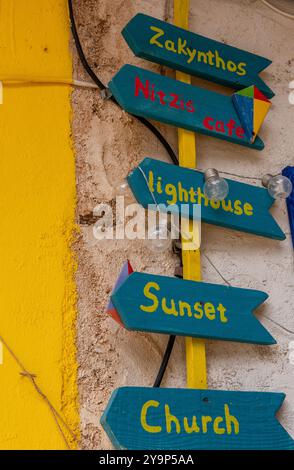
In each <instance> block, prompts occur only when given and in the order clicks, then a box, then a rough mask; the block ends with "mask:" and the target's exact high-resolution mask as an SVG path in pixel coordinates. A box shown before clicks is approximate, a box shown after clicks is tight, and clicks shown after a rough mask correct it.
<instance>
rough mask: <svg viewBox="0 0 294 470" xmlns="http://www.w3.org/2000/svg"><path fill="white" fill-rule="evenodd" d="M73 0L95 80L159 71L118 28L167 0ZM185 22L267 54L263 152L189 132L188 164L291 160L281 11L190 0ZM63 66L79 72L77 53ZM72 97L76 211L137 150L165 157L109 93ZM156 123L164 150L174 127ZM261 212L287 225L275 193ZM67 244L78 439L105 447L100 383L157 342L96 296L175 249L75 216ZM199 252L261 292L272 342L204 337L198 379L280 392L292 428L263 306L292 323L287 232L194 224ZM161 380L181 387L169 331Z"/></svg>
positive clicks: (144, 376) (154, 362)
mask: <svg viewBox="0 0 294 470" xmlns="http://www.w3.org/2000/svg"><path fill="white" fill-rule="evenodd" d="M74 3H75V10H76V12H77V21H78V26H79V30H80V32H81V39H82V41H83V44H84V49H85V51H86V53H87V56H88V57H89V58H90V61H91V63H92V65H93V66H94V68H95V70H96V72H97V73H98V75H99V76H100V77H101V78H102V79H103V81H104V82H105V83H107V82H108V81H109V80H110V78H111V76H112V75H113V74H114V73H115V72H116V71H117V70H118V69H119V68H120V67H121V66H122V65H123V64H124V63H131V64H136V65H141V66H143V67H145V68H149V69H153V70H155V71H159V70H160V68H159V67H158V66H156V65H152V64H151V63H148V62H145V61H143V60H140V59H136V58H134V57H133V55H132V53H131V52H130V51H129V49H128V47H127V45H126V44H125V42H124V40H123V38H122V37H121V35H120V31H121V29H122V27H123V26H124V25H125V24H126V23H127V21H128V20H129V19H130V18H131V17H132V16H133V15H134V14H135V13H137V12H144V13H147V14H150V15H153V16H156V17H158V18H165V17H166V16H167V17H168V18H169V19H170V18H171V14H172V10H171V8H170V6H171V5H170V4H171V3H172V2H164V1H163V0H162V1H160V2H152V1H144V0H137V1H135V2H134V1H131V0H125V1H119V0H113V1H112V2H106V1H102V0H89V1H87V2H82V1H81V0H76V1H75V2H74ZM114 12H115V14H114ZM190 29H191V30H192V31H195V32H198V33H199V34H203V35H207V36H208V37H213V38H215V39H218V40H221V41H225V42H227V43H228V44H232V45H236V46H238V47H240V48H244V49H247V50H249V51H252V52H255V53H257V54H260V55H264V56H266V57H269V58H271V59H272V60H273V64H272V65H271V66H270V68H269V69H268V71H267V72H266V73H264V75H263V76H264V78H265V79H266V81H267V82H268V84H269V86H270V87H271V88H273V89H274V90H275V92H276V96H275V98H274V100H273V106H272V110H271V112H270V114H269V117H268V119H267V121H266V124H265V125H264V127H263V129H262V131H261V137H262V138H263V140H264V141H265V143H266V147H265V150H264V151H263V152H254V151H252V150H250V149H246V148H242V147H238V146H236V145H233V144H229V143H227V142H222V141H220V140H216V139H213V138H209V137H205V136H197V154H198V166H199V168H207V167H210V166H215V167H217V168H218V169H222V170H224V171H232V172H235V173H238V174H244V175H254V176H256V175H258V176H259V175H263V174H264V173H265V172H268V171H271V172H273V173H275V172H278V171H279V170H280V169H281V168H282V167H284V166H286V165H287V164H291V163H292V164H293V155H292V152H293V151H292V141H293V137H292V136H293V112H294V109H293V106H292V107H291V105H290V104H289V102H288V84H289V82H290V81H291V79H293V77H294V71H293V62H294V57H293V47H292V46H293V40H294V30H293V22H291V20H288V19H285V18H283V17H282V16H279V15H277V14H275V13H274V12H271V11H270V10H268V9H267V8H266V7H264V6H263V5H262V4H261V2H259V1H250V0H243V1H242V2H235V1H233V0H223V1H221V2H220V1H219V0H197V1H195V0H194V1H191V16H190ZM162 72H164V73H167V71H166V70H162ZM168 73H169V74H172V72H170V71H169V72H168ZM75 74H76V76H77V77H79V78H81V77H83V76H84V77H85V75H84V72H83V70H82V68H81V65H80V64H79V63H78V62H77V60H76V61H75ZM193 83H195V84H199V85H203V86H206V87H207V88H210V89H215V90H218V91H220V92H223V93H228V94H229V93H230V92H231V90H229V89H225V88H223V87H221V86H216V85H213V84H211V83H208V82H203V81H201V80H199V79H193ZM73 104H74V124H73V133H74V139H75V147H76V153H77V189H78V209H77V211H78V214H77V215H78V216H80V215H84V214H87V213H89V212H90V211H92V210H93V208H94V207H95V205H96V204H97V203H99V202H102V201H103V202H104V201H111V200H112V199H113V196H114V194H113V187H115V186H116V185H117V184H118V183H119V182H120V181H121V179H122V178H123V176H125V175H126V174H127V173H128V172H129V171H130V169H131V168H132V167H134V166H135V165H137V164H138V163H139V162H140V161H141V160H142V159H143V157H145V156H147V155H149V156H152V157H156V158H159V159H162V160H165V161H168V157H167V155H166V153H165V152H164V150H163V149H162V147H161V145H160V144H159V143H158V142H157V140H156V139H155V138H154V137H153V136H152V135H151V134H150V133H149V132H148V131H147V130H145V129H143V128H142V126H141V125H140V124H139V123H137V122H136V121H135V120H133V119H132V118H131V117H129V116H128V115H127V114H126V113H125V112H124V111H121V110H119V109H118V108H117V107H115V105H114V104H112V103H110V102H103V101H102V100H101V99H100V97H99V95H98V93H97V92H96V91H91V90H89V91H85V90H78V91H75V92H74V95H73ZM158 127H159V128H160V129H161V130H162V132H163V134H164V135H166V137H167V139H168V141H169V142H170V143H171V144H172V145H173V146H174V148H175V149H176V148H177V140H176V138H177V134H176V130H175V129H174V128H171V127H167V126H163V125H158ZM252 183H254V181H252ZM273 214H274V216H275V217H276V219H277V220H278V222H279V223H280V225H281V226H282V228H283V229H284V231H285V232H287V233H288V234H289V227H288V221H287V214H286V207H285V204H284V203H283V202H281V203H277V204H276V205H275V208H274V210H273ZM77 251H78V256H79V269H78V274H77V282H78V292H79V325H78V347H79V364H80V370H79V389H80V402H81V422H82V445H83V447H84V448H91V449H94V448H96V449H101V448H105V449H108V448H110V447H111V444H110V443H109V441H108V439H107V437H106V436H105V434H104V432H103V430H102V429H101V427H100V425H99V418H100V416H101V413H102V411H103V410H104V408H105V406H106V403H107V401H108V399H109V396H110V394H111V392H112V390H113V389H114V388H116V387H118V386H123V385H141V386H144V385H145V386H150V385H152V383H153V381H154V378H155V376H156V373H157V370H158V367H159V364H160V360H161V357H162V354H163V351H164V348H165V345H166V342H167V337H165V336H163V335H161V336H160V335H156V334H147V333H146V334H144V333H135V332H128V331H126V330H124V329H122V328H120V327H119V326H118V325H117V324H116V323H115V322H114V321H113V320H112V319H110V318H108V317H107V316H106V314H105V306H106V303H107V300H108V296H109V293H110V292H111V289H112V287H113V284H114V282H115V280H116V277H117V274H118V273H119V271H120V269H121V266H122V264H123V262H124V261H125V260H126V259H127V258H129V259H130V261H131V262H132V264H133V266H134V268H135V269H136V270H140V271H143V270H146V271H148V272H151V273H158V274H167V275H173V272H174V266H175V264H176V262H177V259H176V258H175V257H174V256H173V255H171V254H170V253H164V254H161V255H155V254H153V253H151V252H149V251H147V250H146V247H145V245H144V242H143V241H131V242H129V241H105V242H98V241H97V240H95V238H94V237H93V233H92V227H91V226H86V225H81V233H80V237H79V240H78V243H77ZM202 251H203V252H206V253H207V254H208V256H209V257H210V259H211V260H212V261H213V263H214V264H215V265H216V266H217V268H218V269H220V271H221V272H222V274H223V275H224V276H225V277H226V278H227V279H228V280H229V281H230V282H231V283H232V284H233V285H235V286H239V287H244V288H246V287H249V288H256V289H263V290H265V291H266V292H268V293H269V295H270V298H269V300H268V301H267V303H266V305H265V306H264V307H263V308H261V309H260V310H259V318H260V319H261V321H262V323H264V325H265V326H266V327H267V328H268V329H269V330H270V332H271V333H272V334H273V335H274V336H275V337H276V339H277V341H278V344H277V345H275V346H272V347H261V346H254V345H246V344H237V343H225V342H217V341H213V342H212V341H207V362H208V383H209V387H210V388H218V389H228V390H257V391H258V390H260V391H262V390H263V391H278V390H279V391H284V392H286V394H287V400H286V402H285V404H284V406H283V409H282V411H281V413H280V419H281V421H282V423H283V424H284V426H285V427H286V428H287V429H288V431H289V432H290V433H292V434H293V433H294V425H293V406H294V390H293V383H292V381H293V367H294V366H293V365H291V364H290V362H289V351H288V346H289V342H290V341H291V340H293V339H294V338H293V336H291V335H289V334H288V333H286V332H285V331H283V330H281V329H280V328H278V327H277V326H275V325H274V324H273V323H272V322H270V321H269V320H268V319H266V318H265V317H264V315H266V316H268V317H270V318H271V319H273V320H275V321H277V322H279V323H282V324H283V325H285V326H286V327H287V328H290V329H292V330H294V321H293V307H294V299H293V284H294V283H293V250H292V249H291V241H290V237H289V235H288V236H287V240H286V241H284V242H276V241H273V240H267V239H263V238H259V237H255V236H253V235H246V234H242V233H239V232H233V231H230V230H226V229H222V228H218V227H214V226H208V225H205V224H203V228H202ZM202 263H203V265H202V273H203V280H205V281H208V282H217V283H222V279H220V277H219V275H218V274H217V272H216V271H215V270H214V269H213V268H212V267H211V265H210V264H209V263H208V261H207V259H206V258H205V257H203V258H202ZM163 386H174V387H184V386H185V350H184V340H183V338H177V341H176V344H175V348H174V351H173V354H172V358H171V361H170V364H169V367H168V369H167V373H166V376H165V379H164V382H163Z"/></svg>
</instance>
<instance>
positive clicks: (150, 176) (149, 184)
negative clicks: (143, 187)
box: [148, 170, 154, 193]
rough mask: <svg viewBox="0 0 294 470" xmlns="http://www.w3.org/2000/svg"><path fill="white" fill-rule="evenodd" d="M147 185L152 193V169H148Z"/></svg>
mask: <svg viewBox="0 0 294 470" xmlns="http://www.w3.org/2000/svg"><path fill="white" fill-rule="evenodd" d="M148 187H149V189H150V191H151V192H152V193H154V175H153V171H151V170H150V171H149V179H148Z"/></svg>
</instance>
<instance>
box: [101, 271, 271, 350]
mask: <svg viewBox="0 0 294 470" xmlns="http://www.w3.org/2000/svg"><path fill="white" fill-rule="evenodd" d="M126 266H127V265H126V264H125V266H124V267H123V269H122V272H125V270H126ZM119 279H121V275H120V276H119ZM267 298H268V295H267V294H266V293H265V292H262V291H258V290H252V289H241V288H238V287H228V286H223V285H218V284H208V283H205V282H196V281H189V280H184V279H178V278H176V277H167V276H158V275H154V274H147V273H139V272H132V273H131V274H129V275H128V276H127V277H125V278H124V280H123V281H122V282H120V284H119V287H118V285H117V284H116V286H115V288H114V291H113V292H112V294H111V304H112V305H113V306H114V309H115V311H116V314H117V317H119V319H120V322H121V323H123V325H124V326H125V327H126V328H127V329H129V330H136V331H149V332H153V333H163V334H168V335H182V336H188V335H189V336H192V337H196V338H211V339H219V340H224V341H238V342H241V343H255V344H268V345H269V344H275V343H276V340H275V339H274V338H273V337H272V336H271V335H270V334H269V332H268V331H267V330H266V329H265V328H264V326H263V325H262V324H261V323H260V322H259V321H258V320H257V319H256V318H255V316H254V315H253V311H254V310H255V309H256V308H257V307H259V306H260V305H261V304H262V303H263V302H264V301H265V300H266V299H267ZM109 313H111V312H109ZM112 316H113V315H112ZM117 317H114V318H115V319H117Z"/></svg>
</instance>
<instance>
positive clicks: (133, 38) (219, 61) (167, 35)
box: [122, 13, 274, 97]
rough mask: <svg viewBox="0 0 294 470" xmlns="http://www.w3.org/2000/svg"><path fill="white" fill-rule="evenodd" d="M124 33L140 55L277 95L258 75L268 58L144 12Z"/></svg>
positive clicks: (187, 71) (201, 75) (198, 73)
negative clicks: (254, 86)
mask: <svg viewBox="0 0 294 470" xmlns="http://www.w3.org/2000/svg"><path fill="white" fill-rule="evenodd" d="M122 35H123V37H124V38H125V40H126V42H127V43H128V45H129V47H130V48H131V49H132V51H133V52H134V54H135V55H136V56H138V57H142V58H144V59H147V60H150V61H152V62H156V63H158V64H163V65H166V66H167V67H170V68H172V69H177V70H181V71H182V72H185V73H189V74H191V75H198V76H200V77H202V78H206V79H207V80H212V81H214V82H217V83H222V84H223V85H227V86H231V87H235V88H238V89H239V88H244V87H246V86H248V85H252V84H256V85H257V86H258V87H259V88H260V89H262V91H263V92H264V93H266V94H267V96H269V97H272V96H273V95H274V93H273V91H272V90H271V89H270V88H269V87H268V86H267V85H266V84H265V83H264V81H263V80H262V79H261V78H260V77H259V76H258V74H259V72H261V71H262V70H264V69H265V68H266V67H268V66H269V65H270V64H271V60H269V59H266V58H265V57H261V56H258V55H256V54H252V53H250V52H247V51H244V50H242V49H238V48H236V47H233V46H230V45H228V44H224V43H222V42H218V41H215V40H213V39H209V38H207V37H205V36H200V35H199V34H195V33H194V32H192V31H187V30H185V29H182V28H179V27H177V26H174V25H172V24H169V23H167V22H165V21H162V20H158V19H157V18H153V17H152V16H148V15H143V14H142V13H138V14H137V15H136V16H134V18H132V19H131V21H129V23H128V24H127V25H126V26H125V28H124V29H123V31H122Z"/></svg>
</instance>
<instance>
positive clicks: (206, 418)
mask: <svg viewBox="0 0 294 470" xmlns="http://www.w3.org/2000/svg"><path fill="white" fill-rule="evenodd" d="M211 421H212V417H211V416H202V432H203V434H206V433H207V424H208V423H210V422H211Z"/></svg>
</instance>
